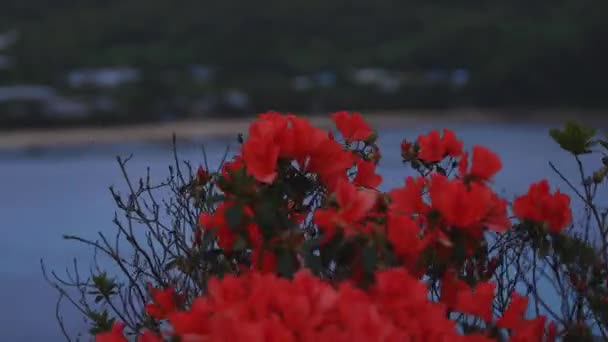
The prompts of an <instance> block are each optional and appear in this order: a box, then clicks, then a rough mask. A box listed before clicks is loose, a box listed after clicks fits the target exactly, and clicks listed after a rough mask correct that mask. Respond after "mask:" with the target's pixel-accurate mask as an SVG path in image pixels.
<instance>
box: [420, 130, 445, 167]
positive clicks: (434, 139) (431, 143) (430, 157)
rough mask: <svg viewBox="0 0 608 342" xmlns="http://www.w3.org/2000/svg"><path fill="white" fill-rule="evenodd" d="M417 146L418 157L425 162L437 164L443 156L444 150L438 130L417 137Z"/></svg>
mask: <svg viewBox="0 0 608 342" xmlns="http://www.w3.org/2000/svg"><path fill="white" fill-rule="evenodd" d="M418 146H420V151H419V152H418V157H419V158H420V159H422V160H424V161H425V162H428V163H435V162H438V161H440V160H441V159H443V156H444V155H445V148H444V146H443V143H442V142H441V137H440V136H439V131H438V130H433V131H431V132H430V133H429V134H427V135H421V136H419V137H418Z"/></svg>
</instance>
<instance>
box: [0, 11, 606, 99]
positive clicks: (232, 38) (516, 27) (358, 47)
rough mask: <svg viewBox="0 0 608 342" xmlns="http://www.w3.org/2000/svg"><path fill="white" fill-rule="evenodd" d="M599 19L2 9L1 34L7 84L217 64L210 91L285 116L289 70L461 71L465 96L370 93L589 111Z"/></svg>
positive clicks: (595, 14) (599, 49) (528, 14)
mask: <svg viewBox="0 0 608 342" xmlns="http://www.w3.org/2000/svg"><path fill="white" fill-rule="evenodd" d="M605 13H608V2H605V1H598V0H566V1H557V2H555V1H548V0H543V1H535V2H534V3H533V4H530V3H529V2H528V1H520V0H517V1H513V0H497V1H490V2H480V1H473V0H467V1H460V2H458V3H454V2H449V1H434V2H428V1H421V0H415V1H391V0H379V1H342V0H340V1H322V0H312V1H311V0H307V1H304V0H294V1H290V2H289V3H286V2H284V1H278V0H265V1H261V2H260V1H257V2H250V1H244V0H228V1H197V0H179V1H176V2H171V1H159V0H152V1H143V0H123V1H116V0H110V1H98V0H82V1H52V2H49V1H43V0H28V1H22V0H7V1H3V3H2V8H1V10H0V30H1V29H5V28H7V29H8V28H13V27H15V28H18V29H19V30H20V31H21V32H22V35H21V38H22V39H21V41H20V42H19V44H18V45H17V46H16V47H14V48H13V49H12V51H11V52H10V53H11V54H12V55H14V56H15V57H16V58H15V59H16V61H18V65H17V68H16V69H15V70H14V71H13V72H11V74H10V75H9V76H10V77H9V78H4V79H9V80H10V79H12V80H17V81H34V82H36V81H43V82H53V83H57V82H58V81H59V80H61V79H62V78H63V74H62V72H63V71H66V70H69V69H71V68H74V67H82V66H107V65H137V66H139V67H141V68H144V69H145V70H165V69H173V68H174V67H176V66H183V65H187V64H190V63H205V64H211V65H216V66H219V67H220V74H221V78H222V80H221V81H220V82H219V83H218V84H216V85H215V86H234V85H237V86H239V87H242V88H245V89H249V90H250V91H251V92H256V91H257V92H258V93H260V94H258V95H259V96H257V97H256V98H257V99H258V100H256V102H258V103H259V104H260V106H262V105H264V104H266V103H267V102H268V101H266V100H264V96H265V95H264V94H271V95H268V96H271V98H273V99H274V101H275V105H276V106H278V107H282V104H281V103H282V101H283V100H282V99H289V101H286V102H285V104H290V105H292V106H297V103H298V101H299V102H300V103H308V99H305V100H304V102H302V99H299V100H298V101H296V100H297V99H294V98H290V96H291V95H289V94H288V92H287V91H286V89H287V88H288V87H287V86H286V85H287V81H288V80H289V77H291V75H295V74H299V73H307V72H316V71H319V70H322V69H324V68H342V69H348V68H350V67H366V66H383V67H388V68H394V69H400V70H424V69H428V68H435V67H438V68H446V69H453V68H460V67H466V68H469V69H470V71H471V73H472V75H473V78H472V84H471V88H470V89H468V90H467V91H465V92H464V93H458V92H455V90H452V89H448V88H445V89H439V88H437V89H433V91H432V92H431V94H430V97H429V98H428V99H427V100H425V99H422V97H424V96H425V94H427V95H426V96H429V95H428V91H423V92H420V91H419V90H416V89H408V90H407V91H404V94H405V95H404V94H402V95H401V96H400V97H397V98H396V99H393V98H386V99H382V98H380V97H378V96H379V95H375V96H376V103H378V104H383V105H385V106H393V105H394V106H397V105H399V104H400V103H403V101H404V100H405V96H406V95H407V96H411V98H410V99H409V100H408V101H410V102H411V104H412V105H414V104H416V103H417V104H418V105H427V106H428V105H432V106H441V105H442V103H444V104H448V103H453V104H458V103H459V101H460V102H471V101H474V102H478V103H481V104H500V103H502V104H527V103H531V104H534V103H538V104H564V105H569V104H576V105H587V106H594V105H598V104H602V103H603V104H605V103H606V102H605V101H606V96H605V94H604V91H603V89H604V87H603V84H604V82H605V75H606V74H608V73H607V72H606V63H605V61H606V60H607V59H608V58H607V57H608V50H607V48H606V46H608V45H606V44H605V43H606V38H605V37H607V36H608V31H607V30H608V26H606V25H605ZM261 77H263V78H264V79H265V80H266V81H264V82H260V79H261ZM0 79H1V78H0ZM339 81H340V80H339ZM147 83H149V84H152V83H154V82H147ZM184 86H186V85H185V84H184V83H183V82H181V81H180V82H178V83H177V84H159V85H158V86H157V87H156V88H155V90H150V92H156V93H160V94H163V95H167V93H175V92H177V93H180V92H182V90H180V89H178V88H179V87H184ZM254 95H255V94H254ZM310 95H312V94H310ZM268 96H266V97H268ZM333 96H334V97H335V99H334V100H333V101H335V102H336V104H342V103H349V104H350V105H349V107H353V108H357V107H358V105H357V102H360V103H361V104H365V103H367V101H366V100H365V98H366V97H369V96H370V91H369V89H363V90H362V91H360V92H359V93H355V92H354V91H353V90H349V91H347V92H345V93H344V94H341V93H339V92H336V93H335V94H333ZM292 97H293V96H292ZM455 97H456V98H458V100H455V99H454V98H455ZM142 98H143V99H146V101H148V102H149V100H150V98H155V96H144V97H142ZM394 101H396V102H395V103H394V104H391V102H394ZM417 101H419V102H417ZM454 101H456V102H454Z"/></svg>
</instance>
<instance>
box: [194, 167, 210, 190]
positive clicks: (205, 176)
mask: <svg viewBox="0 0 608 342" xmlns="http://www.w3.org/2000/svg"><path fill="white" fill-rule="evenodd" d="M208 180H209V171H207V170H206V169H204V168H203V167H202V166H199V167H198V169H197V170H196V183H197V184H200V185H204V184H205V183H207V181H208Z"/></svg>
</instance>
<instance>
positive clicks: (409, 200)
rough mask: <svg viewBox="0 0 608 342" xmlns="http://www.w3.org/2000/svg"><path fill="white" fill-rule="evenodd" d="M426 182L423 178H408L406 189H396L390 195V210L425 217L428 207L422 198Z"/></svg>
mask: <svg viewBox="0 0 608 342" xmlns="http://www.w3.org/2000/svg"><path fill="white" fill-rule="evenodd" d="M425 182H426V180H425V179H424V178H422V177H420V178H412V177H408V178H407V179H406V180H405V186H404V187H401V188H397V189H394V190H392V191H391V192H390V193H389V196H390V198H391V204H390V207H389V209H390V210H391V211H393V212H396V213H402V214H404V215H412V214H421V215H425V214H426V213H427V211H428V205H427V204H426V203H424V201H423V198H422V191H423V190H424V186H425Z"/></svg>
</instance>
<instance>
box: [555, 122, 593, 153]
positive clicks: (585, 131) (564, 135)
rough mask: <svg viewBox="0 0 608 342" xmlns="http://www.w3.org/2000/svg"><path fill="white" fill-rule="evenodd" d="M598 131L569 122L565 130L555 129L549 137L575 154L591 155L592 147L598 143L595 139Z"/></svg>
mask: <svg viewBox="0 0 608 342" xmlns="http://www.w3.org/2000/svg"><path fill="white" fill-rule="evenodd" d="M595 134H596V130H595V129H593V128H591V127H589V126H584V125H579V124H577V123H574V122H570V121H569V122H567V123H566V125H565V126H564V129H563V130H559V129H557V128H553V129H551V130H549V135H551V137H552V138H553V140H555V142H557V143H558V144H559V146H560V147H561V148H563V149H564V150H566V151H568V152H570V153H572V154H574V155H579V154H586V153H591V147H592V146H593V145H594V144H595V143H596V141H593V140H592V139H593V137H594V136H595Z"/></svg>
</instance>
